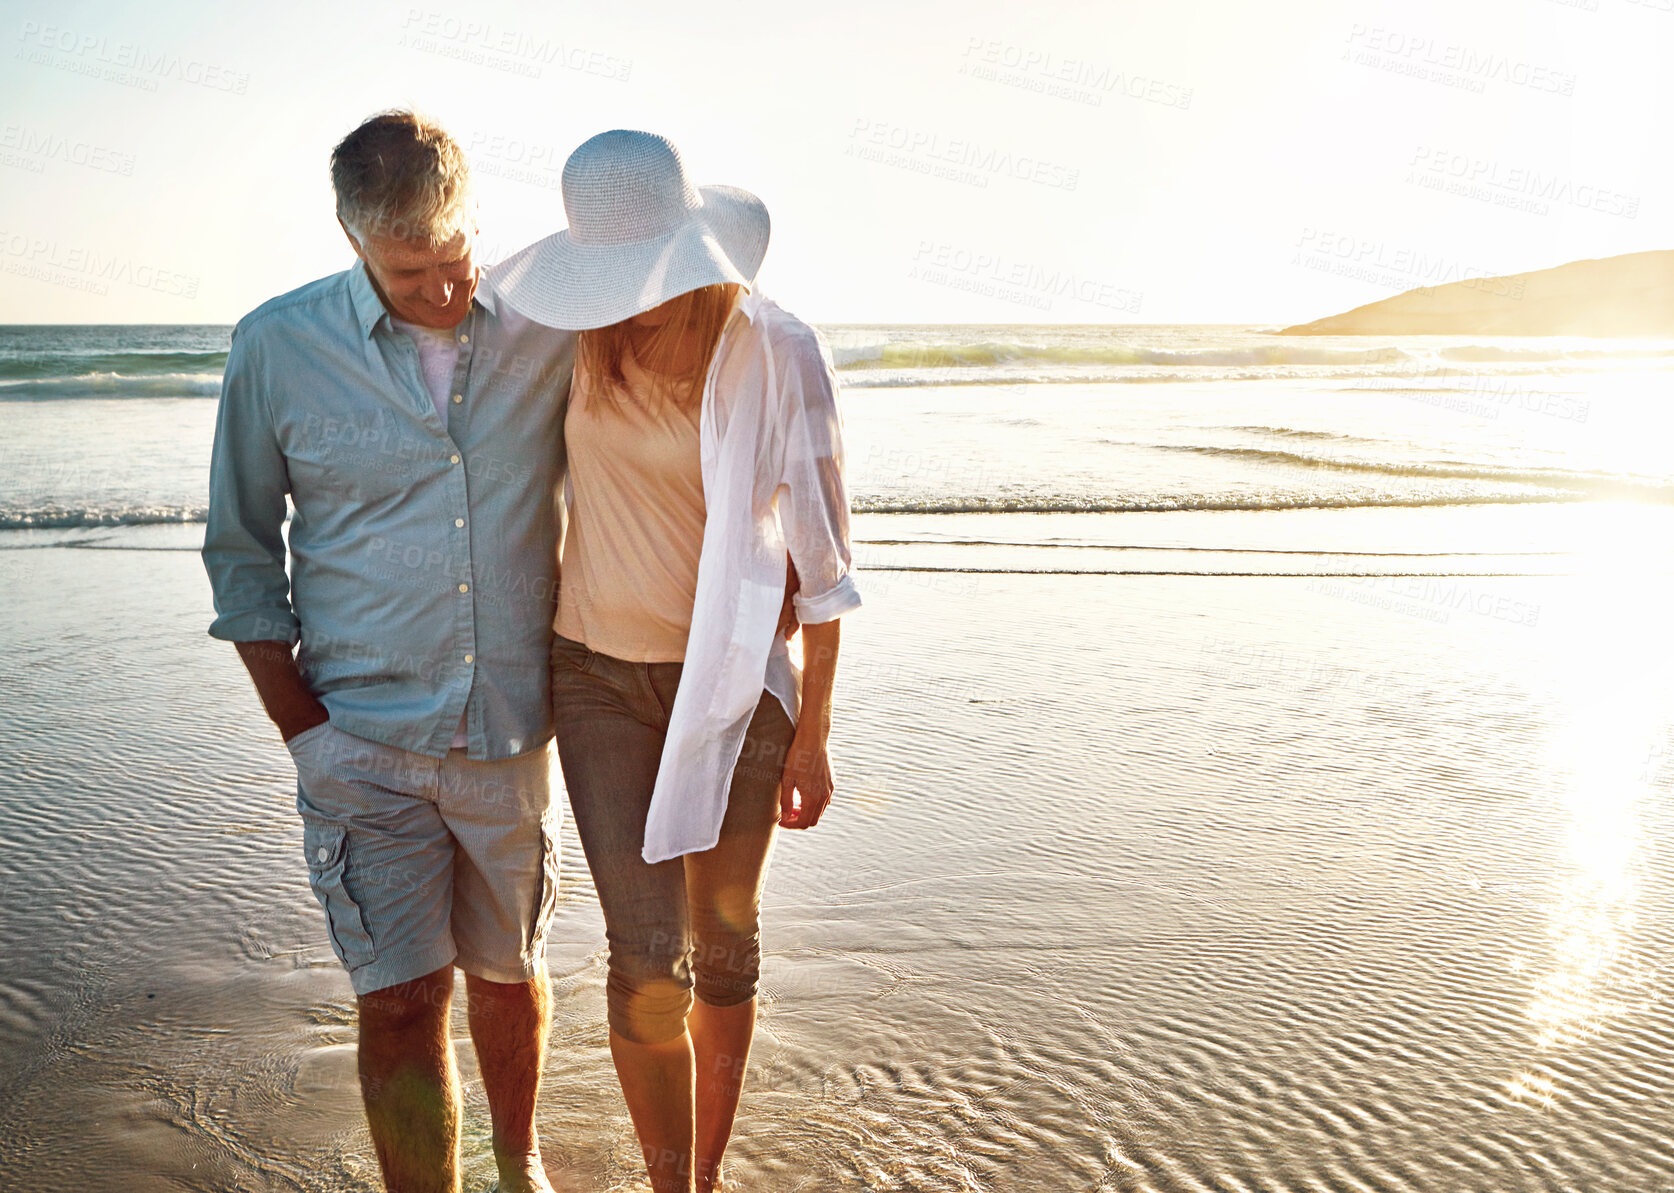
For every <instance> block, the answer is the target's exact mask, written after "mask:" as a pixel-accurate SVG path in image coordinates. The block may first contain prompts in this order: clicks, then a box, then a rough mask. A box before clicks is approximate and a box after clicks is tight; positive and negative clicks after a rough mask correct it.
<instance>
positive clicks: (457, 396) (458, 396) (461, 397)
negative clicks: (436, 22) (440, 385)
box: [453, 394, 465, 402]
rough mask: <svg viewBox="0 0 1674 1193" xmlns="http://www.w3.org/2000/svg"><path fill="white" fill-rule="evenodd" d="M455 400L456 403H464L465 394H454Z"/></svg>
mask: <svg viewBox="0 0 1674 1193" xmlns="http://www.w3.org/2000/svg"><path fill="white" fill-rule="evenodd" d="M453 400H454V401H455V402H463V401H464V400H465V395H464V394H454V395H453Z"/></svg>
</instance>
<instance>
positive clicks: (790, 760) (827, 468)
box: [779, 328, 860, 828]
mask: <svg viewBox="0 0 1674 1193" xmlns="http://www.w3.org/2000/svg"><path fill="white" fill-rule="evenodd" d="M786 351H787V354H788V357H789V359H787V360H785V361H784V363H783V367H782V368H781V369H780V370H779V378H780V384H781V385H782V386H783V387H784V392H783V394H782V395H781V397H782V399H783V406H782V409H783V411H784V414H785V464H784V476H783V481H782V483H783V486H784V488H783V490H782V493H783V500H781V501H780V503H779V514H780V521H781V523H782V524H783V526H784V530H785V543H786V546H787V547H788V548H789V549H790V555H791V559H792V561H793V562H794V564H795V566H796V570H797V572H798V573H799V574H800V576H801V587H802V591H800V592H798V593H797V594H796V596H795V598H794V599H793V603H794V604H795V606H796V612H797V613H798V615H799V616H800V617H801V618H802V619H803V626H802V665H803V673H802V715H801V717H800V718H799V719H798V722H797V726H796V736H795V738H794V739H793V740H792V742H791V748H790V752H789V754H788V755H787V757H786V759H785V774H784V778H783V780H782V781H781V783H780V786H779V823H780V824H781V825H783V826H784V827H785V828H813V827H814V825H816V824H818V823H819V819H820V816H821V814H822V813H824V811H825V808H826V805H827V804H828V803H830V802H831V790H832V779H831V761H830V757H829V755H828V753H827V750H826V743H827V740H828V739H829V738H830V736H831V690H832V683H833V681H834V680H835V678H836V674H837V643H838V637H839V630H838V626H839V624H840V623H839V621H838V618H840V617H842V615H843V614H845V613H848V612H850V611H852V610H853V609H855V608H856V607H858V606H859V604H860V593H859V591H858V590H857V589H856V588H855V585H854V580H853V579H852V578H851V577H850V575H849V568H850V562H851V554H850V547H849V494H848V486H847V484H846V483H845V482H844V477H843V421H842V416H841V415H840V414H839V412H838V409H837V372H836V369H835V367H834V366H833V364H832V361H831V353H830V351H829V349H827V347H826V346H825V343H824V341H823V340H821V339H820V338H819V335H818V333H816V332H815V331H814V330H813V329H812V328H806V329H805V334H803V335H802V336H799V337H796V338H794V339H793V340H791V341H790V342H789V343H788V344H787V345H786Z"/></svg>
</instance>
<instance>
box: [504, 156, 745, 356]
mask: <svg viewBox="0 0 1674 1193" xmlns="http://www.w3.org/2000/svg"><path fill="white" fill-rule="evenodd" d="M563 187H564V213H565V215H566V216H567V217H568V219H569V227H567V228H565V229H564V230H563V231H561V232H555V233H553V234H552V235H551V236H548V237H546V238H545V239H543V240H537V241H536V242H535V243H534V244H531V245H529V246H528V247H527V248H523V249H519V250H518V251H517V252H515V253H513V254H512V255H511V256H510V257H507V258H506V259H505V260H504V261H501V262H500V263H499V264H497V265H494V266H491V267H490V268H489V269H488V270H486V271H485V276H486V278H487V280H488V284H489V286H490V287H491V288H492V289H493V291H494V293H495V294H496V295H499V296H501V297H503V298H504V299H505V300H506V301H507V302H508V303H510V304H511V305H512V306H513V307H515V308H516V309H517V310H519V311H522V312H523V313H524V314H525V315H527V316H528V317H529V318H531V319H533V320H535V321H536V322H537V323H545V324H547V325H548V326H549V327H561V328H565V329H567V330H572V331H587V330H589V329H592V328H596V327H608V326H609V325H610V324H612V323H619V322H621V321H622V320H623V319H626V318H629V317H630V316H632V315H637V314H639V313H640V312H641V311H648V310H650V309H651V308H652V307H655V306H660V305H661V304H663V303H665V302H667V301H668V300H669V299H671V298H675V297H677V296H679V295H681V294H685V293H686V292H688V291H690V290H696V289H697V288H698V287H699V286H712V285H716V284H718V283H722V282H736V283H738V284H739V285H742V286H743V287H744V288H745V289H751V288H753V287H754V285H755V279H756V273H757V271H758V270H759V269H760V268H761V262H762V258H763V257H764V256H766V255H767V239H768V233H769V231H770V225H769V221H768V218H767V206H766V205H765V204H764V203H763V202H762V201H761V200H760V199H758V198H757V197H756V196H755V195H752V194H751V193H750V192H749V191H746V190H740V189H739V188H737V187H732V186H703V187H699V186H694V185H693V184H692V183H691V181H690V180H689V179H688V178H687V177H686V166H685V163H684V162H683V161H682V160H681V158H680V151H679V150H678V149H676V148H675V147H674V144H673V143H672V142H671V141H669V140H668V138H666V137H660V136H658V135H656V134H655V133H647V132H637V131H634V130H631V129H612V130H611V131H610V132H605V133H600V134H599V135H598V136H596V137H592V138H590V139H589V140H587V141H584V142H582V144H581V145H580V146H579V147H578V148H577V149H576V150H575V152H574V153H572V154H570V156H569V160H568V161H566V162H565V163H564V176H563Z"/></svg>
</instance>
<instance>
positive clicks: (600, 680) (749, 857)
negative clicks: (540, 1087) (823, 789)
mask: <svg viewBox="0 0 1674 1193" xmlns="http://www.w3.org/2000/svg"><path fill="white" fill-rule="evenodd" d="M682 666H683V665H682V664H680V663H634V662H628V661H627V660H624V659H618V658H614V657H612V656H610V655H606V654H600V653H598V652H597V651H594V650H590V649H588V647H587V646H586V645H584V644H583V643H580V642H576V641H574V640H572V639H569V638H565V637H563V636H562V635H559V636H558V637H557V638H556V640H555V641H554V642H553V646H552V702H553V715H554V717H555V719H556V721H557V745H558V761H559V765H560V766H561V767H562V768H563V771H564V785H565V786H566V787H567V788H568V789H569V796H570V809H571V813H572V815H573V816H574V817H575V827H576V833H577V835H578V836H580V838H581V847H582V851H583V852H584V853H585V854H586V856H587V867H588V869H589V870H590V871H591V872H592V875H593V885H594V887H595V888H596V889H597V890H598V893H599V904H600V906H601V907H602V908H603V910H604V919H605V936H606V939H607V940H608V941H609V944H610V962H609V968H610V972H609V975H608V977H607V979H606V982H605V1007H606V1013H607V1018H608V1020H609V1023H610V1028H611V1030H612V1031H614V1032H616V1033H617V1034H618V1035H620V1036H623V1037H625V1038H627V1039H629V1040H632V1041H634V1042H635V1043H640V1044H656V1043H661V1042H663V1041H665V1040H671V1039H673V1038H674V1037H675V1036H678V1035H679V1034H680V1033H681V1032H682V1031H684V1030H685V1027H686V1015H687V1013H688V1012H689V1011H690V1010H691V1007H692V998H693V996H694V994H695V995H696V997H697V998H699V999H701V1000H702V1001H703V1002H705V1003H707V1004H709V1005H710V1006H716V1007H729V1006H736V1005H738V1004H739V1003H742V1002H745V1001H746V1000H748V999H750V998H753V997H754V996H755V993H756V984H757V980H758V977H759V974H760V967H761V926H760V910H761V892H762V885H763V882H764V881H765V879H766V876H767V864H768V860H769V858H770V856H771V854H772V852H773V840H774V834H775V830H776V828H777V825H778V818H779V781H780V779H781V777H782V776H783V774H784V768H785V753H786V751H787V750H788V749H789V748H790V743H791V737H792V736H793V734H794V732H795V728H794V726H793V725H792V724H791V719H790V717H789V716H788V715H787V714H786V713H785V710H784V707H783V706H782V705H781V704H780V703H779V699H778V697H777V696H774V695H773V694H772V693H770V692H766V691H764V692H763V693H762V698H761V702H760V703H759V704H758V705H757V706H756V712H755V715H754V717H753V718H751V721H750V726H749V730H748V732H747V733H746V734H745V738H744V747H743V750H742V752H741V753H740V756H739V760H738V765H737V768H736V769H735V770H734V772H733V779H732V787H731V789H730V792H729V794H728V796H727V811H726V816H725V818H724V819H723V820H722V822H721V836H720V840H719V841H718V842H717V843H716V844H715V846H714V848H712V849H707V850H704V851H703V852H701V853H688V854H684V855H683V856H681V857H677V858H671V859H669V860H668V861H665V862H658V863H657V864H656V865H651V864H649V863H647V862H646V861H645V859H644V858H643V857H642V856H641V855H640V849H641V846H642V845H643V843H644V839H645V818H646V815H647V813H648V812H649V811H650V808H651V791H652V788H653V786H654V785H655V783H656V780H657V768H658V765H659V764H660V762H661V760H662V753H663V737H664V735H665V734H666V733H667V731H668V717H669V713H670V712H671V711H672V710H673V708H674V696H675V692H676V691H677V690H678V689H679V686H680V672H681V668H682Z"/></svg>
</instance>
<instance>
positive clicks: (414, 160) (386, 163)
mask: <svg viewBox="0 0 1674 1193" xmlns="http://www.w3.org/2000/svg"><path fill="white" fill-rule="evenodd" d="M331 186H332V189H333V190H334V191H336V192H337V215H338V218H339V219H341V220H342V221H343V223H344V224H345V225H346V226H347V227H348V229H349V231H350V233H352V234H353V235H354V237H355V239H356V240H358V241H360V243H361V245H362V246H363V247H364V246H365V244H366V239H367V236H368V235H371V236H384V237H389V238H391V239H394V240H405V241H411V242H414V243H416V244H420V245H424V246H426V247H429V248H434V247H435V246H437V245H440V244H446V243H447V242H448V241H449V240H452V239H453V237H454V236H455V235H456V234H457V233H458V232H460V231H461V230H462V229H463V230H466V231H468V230H469V228H470V219H471V214H472V213H471V206H472V204H471V200H472V197H473V196H472V191H471V169H470V166H469V165H468V164H467V163H466V161H465V151H464V150H463V149H461V148H460V147H459V142H457V141H455V140H454V139H453V138H452V137H450V136H449V135H448V134H447V131H446V130H445V129H443V128H442V126H441V125H440V124H438V123H437V122H436V121H435V120H432V119H431V118H430V117H428V116H424V115H422V114H420V113H418V112H414V111H411V110H409V109H406V108H397V109H393V110H391V111H388V112H380V113H378V114H377V115H376V116H372V117H370V118H368V119H367V120H366V121H365V122H363V123H362V124H361V126H360V127H359V128H357V129H355V131H354V132H352V133H350V134H349V135H348V136H346V137H344V138H343V139H342V140H341V141H340V142H338V144H337V148H336V149H333V150H332V151H331Z"/></svg>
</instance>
